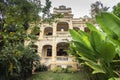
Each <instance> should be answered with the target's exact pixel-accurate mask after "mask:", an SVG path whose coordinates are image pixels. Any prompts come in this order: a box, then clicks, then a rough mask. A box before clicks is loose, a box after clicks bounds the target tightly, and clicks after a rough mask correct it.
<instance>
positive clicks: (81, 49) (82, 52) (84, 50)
mask: <svg viewBox="0 0 120 80" xmlns="http://www.w3.org/2000/svg"><path fill="white" fill-rule="evenodd" d="M74 45H75V49H76V51H77V52H78V55H79V56H81V57H86V58H88V59H91V60H94V61H95V60H96V58H97V57H95V54H94V52H93V51H92V50H90V49H89V48H88V47H86V46H84V45H82V44H81V43H79V42H75V41H74Z"/></svg>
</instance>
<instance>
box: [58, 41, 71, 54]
mask: <svg viewBox="0 0 120 80" xmlns="http://www.w3.org/2000/svg"><path fill="white" fill-rule="evenodd" d="M68 46H69V45H68V43H66V42H60V43H58V44H57V56H67V55H68V54H67V50H68Z"/></svg>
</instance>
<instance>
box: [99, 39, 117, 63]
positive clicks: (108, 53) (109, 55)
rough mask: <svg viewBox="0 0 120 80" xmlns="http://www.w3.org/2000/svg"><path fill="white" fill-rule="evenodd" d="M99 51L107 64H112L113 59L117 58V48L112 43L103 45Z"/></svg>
mask: <svg viewBox="0 0 120 80" xmlns="http://www.w3.org/2000/svg"><path fill="white" fill-rule="evenodd" d="M98 51H99V53H100V56H101V57H100V58H103V59H104V61H105V62H107V63H108V62H112V60H113V58H114V57H115V55H116V53H115V46H114V45H113V44H112V43H110V42H105V41H103V43H101V45H100V46H99V48H98Z"/></svg>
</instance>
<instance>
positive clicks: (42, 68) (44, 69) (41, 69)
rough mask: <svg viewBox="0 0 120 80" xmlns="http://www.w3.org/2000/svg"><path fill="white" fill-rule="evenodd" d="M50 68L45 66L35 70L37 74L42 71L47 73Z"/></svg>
mask: <svg viewBox="0 0 120 80" xmlns="http://www.w3.org/2000/svg"><path fill="white" fill-rule="evenodd" d="M47 70H48V68H47V66H45V65H40V66H39V67H38V68H36V69H35V72H42V71H47Z"/></svg>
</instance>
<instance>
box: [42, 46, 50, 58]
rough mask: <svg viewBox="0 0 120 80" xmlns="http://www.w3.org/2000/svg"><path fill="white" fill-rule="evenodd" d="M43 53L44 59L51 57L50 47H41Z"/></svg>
mask: <svg viewBox="0 0 120 80" xmlns="http://www.w3.org/2000/svg"><path fill="white" fill-rule="evenodd" d="M43 53H44V56H46V57H51V56H52V46H51V45H45V46H43Z"/></svg>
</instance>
